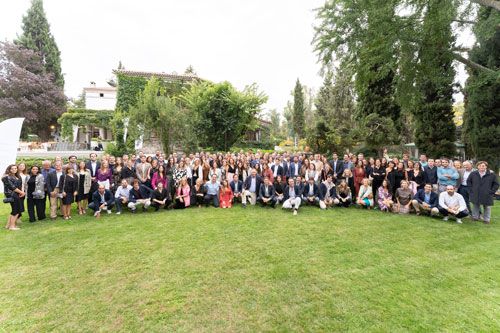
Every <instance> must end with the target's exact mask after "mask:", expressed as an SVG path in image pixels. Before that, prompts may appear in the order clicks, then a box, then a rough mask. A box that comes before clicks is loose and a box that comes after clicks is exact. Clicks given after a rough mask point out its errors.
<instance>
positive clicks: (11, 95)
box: [0, 42, 66, 140]
mask: <svg viewBox="0 0 500 333" xmlns="http://www.w3.org/2000/svg"><path fill="white" fill-rule="evenodd" d="M53 81H54V80H53V77H52V75H51V74H48V73H46V72H45V69H44V66H43V63H42V60H41V57H40V56H39V55H38V54H37V53H35V52H33V51H32V50H29V49H25V48H23V47H21V46H18V45H15V44H13V43H10V42H0V119H7V118H13V117H24V118H26V119H25V121H24V125H23V135H26V134H37V135H38V136H40V138H41V139H42V140H48V139H49V138H50V132H51V126H52V125H55V124H57V118H58V117H59V116H60V115H61V114H62V113H64V112H65V111H66V96H65V95H64V92H63V90H62V88H61V87H58V86H57V85H56V84H55V83H54V82H53Z"/></svg>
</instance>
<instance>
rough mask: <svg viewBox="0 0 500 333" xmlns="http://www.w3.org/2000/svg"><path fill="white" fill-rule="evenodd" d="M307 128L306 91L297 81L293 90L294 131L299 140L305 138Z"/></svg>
mask: <svg viewBox="0 0 500 333" xmlns="http://www.w3.org/2000/svg"><path fill="white" fill-rule="evenodd" d="M305 126H306V125H305V107H304V90H303V89H302V85H301V84H300V81H299V79H297V82H296V83H295V89H294V90H293V131H294V132H295V134H296V135H297V136H298V137H299V138H303V137H304V133H305Z"/></svg>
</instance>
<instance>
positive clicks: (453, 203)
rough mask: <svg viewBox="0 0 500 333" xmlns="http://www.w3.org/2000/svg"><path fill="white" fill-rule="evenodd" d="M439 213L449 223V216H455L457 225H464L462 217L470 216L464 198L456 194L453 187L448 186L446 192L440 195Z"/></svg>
mask: <svg viewBox="0 0 500 333" xmlns="http://www.w3.org/2000/svg"><path fill="white" fill-rule="evenodd" d="M439 212H440V213H441V214H442V215H443V216H444V218H443V221H448V216H449V215H451V216H454V217H455V218H456V219H457V223H462V217H466V216H467V215H469V213H468V211H467V205H466V204H465V200H464V197H462V196H461V195H460V194H459V193H456V192H455V187H454V186H453V185H448V186H446V191H445V192H441V193H440V194H439Z"/></svg>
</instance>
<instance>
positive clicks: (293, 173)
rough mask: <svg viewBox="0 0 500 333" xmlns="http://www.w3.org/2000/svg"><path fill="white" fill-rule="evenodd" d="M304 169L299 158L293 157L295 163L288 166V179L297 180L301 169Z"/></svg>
mask: <svg viewBox="0 0 500 333" xmlns="http://www.w3.org/2000/svg"><path fill="white" fill-rule="evenodd" d="M301 167H302V165H301V163H300V162H299V158H298V157H297V156H294V157H293V162H291V163H290V165H289V166H288V175H287V176H288V178H293V179H295V178H297V177H298V176H300V168H301Z"/></svg>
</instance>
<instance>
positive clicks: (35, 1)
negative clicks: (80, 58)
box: [16, 0, 64, 87]
mask: <svg viewBox="0 0 500 333" xmlns="http://www.w3.org/2000/svg"><path fill="white" fill-rule="evenodd" d="M22 29H23V32H22V34H21V36H19V37H18V39H17V40H16V44H19V45H22V46H23V47H25V48H28V49H31V50H33V51H35V52H37V53H39V54H40V56H41V58H42V62H43V64H44V67H45V70H46V71H47V73H51V74H53V80H54V82H55V83H56V84H57V85H58V86H60V87H64V77H63V74H62V71H61V52H59V48H58V47H57V44H56V41H55V39H54V36H52V33H51V32H50V25H49V22H48V21H47V17H46V15H45V11H44V9H43V1H42V0H32V1H31V7H30V8H29V9H28V12H27V13H26V15H25V16H23V24H22Z"/></svg>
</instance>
